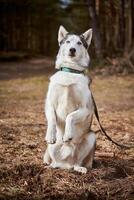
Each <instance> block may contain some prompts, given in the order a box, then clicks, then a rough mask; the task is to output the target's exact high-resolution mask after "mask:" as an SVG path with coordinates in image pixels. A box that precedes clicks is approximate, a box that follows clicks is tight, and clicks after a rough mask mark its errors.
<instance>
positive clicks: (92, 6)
mask: <svg viewBox="0 0 134 200" xmlns="http://www.w3.org/2000/svg"><path fill="white" fill-rule="evenodd" d="M87 3H88V8H89V15H90V17H91V20H92V28H93V39H94V44H95V51H96V55H97V57H98V58H100V57H102V49H101V37H100V30H99V23H98V16H97V13H96V2H95V0H87Z"/></svg>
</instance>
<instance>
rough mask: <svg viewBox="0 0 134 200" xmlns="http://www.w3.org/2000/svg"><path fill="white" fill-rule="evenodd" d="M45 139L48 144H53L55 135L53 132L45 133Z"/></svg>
mask: <svg viewBox="0 0 134 200" xmlns="http://www.w3.org/2000/svg"><path fill="white" fill-rule="evenodd" d="M45 141H46V142H47V143H48V144H54V143H55V142H56V137H55V135H54V134H51V135H50V134H46V137H45Z"/></svg>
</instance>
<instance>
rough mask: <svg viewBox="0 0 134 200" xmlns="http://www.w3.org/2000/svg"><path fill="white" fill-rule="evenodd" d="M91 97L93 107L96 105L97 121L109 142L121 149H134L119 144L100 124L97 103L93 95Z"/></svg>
mask: <svg viewBox="0 0 134 200" xmlns="http://www.w3.org/2000/svg"><path fill="white" fill-rule="evenodd" d="M91 97H92V100H93V105H94V113H95V116H96V119H97V121H98V123H99V126H100V131H101V132H102V133H103V134H104V135H105V136H106V137H107V138H108V140H109V141H111V142H112V143H113V144H115V145H117V146H119V147H121V148H125V149H130V148H134V145H131V146H128V145H124V144H119V143H118V142H116V141H114V140H113V139H112V138H111V137H110V136H109V135H108V134H107V133H106V131H105V129H104V128H103V126H102V125H101V122H100V118H99V114H98V109H97V105H96V103H95V100H94V97H93V95H92V94H91ZM97 132H98V131H97Z"/></svg>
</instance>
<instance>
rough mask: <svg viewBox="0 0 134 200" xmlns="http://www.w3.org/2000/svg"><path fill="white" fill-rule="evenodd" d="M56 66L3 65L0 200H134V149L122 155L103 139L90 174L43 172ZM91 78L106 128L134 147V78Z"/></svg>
mask: <svg viewBox="0 0 134 200" xmlns="http://www.w3.org/2000/svg"><path fill="white" fill-rule="evenodd" d="M52 66H53V62H51V61H50V60H48V59H45V60H44V59H40V60H39V59H38V60H37V59H31V60H28V61H23V62H11V63H6V62H3V63H0V136H1V137H0V199H1V200H7V199H9V200H13V199H14V200H30V199H31V200H37V199H48V200H49V199H53V200H55V199H64V200H65V199H69V200H71V199H72V200H79V199H81V200H90V199H91V200H97V199H98V200H105V199H106V200H117V199H118V200H119V199H121V200H134V149H130V150H122V149H120V148H118V147H116V146H114V145H112V144H111V142H109V141H108V140H107V139H106V138H105V136H103V135H101V133H98V134H97V149H96V154H95V161H94V167H93V169H92V170H91V171H89V172H88V173H87V174H84V175H83V174H80V173H77V172H73V171H67V170H60V169H46V168H45V167H44V165H43V162H42V157H43V154H44V151H45V148H46V143H45V142H44V137H45V131H46V128H47V123H46V119H45V118H44V98H45V94H46V90H47V86H48V80H49V76H50V75H51V74H52V73H53V70H52ZM91 74H92V78H93V82H92V86H91V88H92V91H93V93H94V96H95V99H96V102H97V105H98V109H99V113H100V117H101V122H102V124H103V126H104V127H105V129H106V130H107V132H108V133H109V135H110V136H111V137H112V138H113V139H115V140H116V141H118V142H120V143H125V144H132V143H134V127H133V125H134V75H129V76H122V75H116V76H115V75H114V76H102V75H96V74H94V73H91ZM93 129H94V130H97V129H98V125H97V122H96V120H94V122H93Z"/></svg>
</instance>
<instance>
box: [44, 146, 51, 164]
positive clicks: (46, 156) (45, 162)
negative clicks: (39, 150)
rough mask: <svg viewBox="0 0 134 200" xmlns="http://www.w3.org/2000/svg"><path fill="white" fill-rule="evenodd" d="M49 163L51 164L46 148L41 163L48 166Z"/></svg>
mask: <svg viewBox="0 0 134 200" xmlns="http://www.w3.org/2000/svg"><path fill="white" fill-rule="evenodd" d="M50 162H51V158H50V155H49V152H48V148H47V149H46V151H45V154H44V157H43V163H44V164H47V165H49V164H50Z"/></svg>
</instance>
